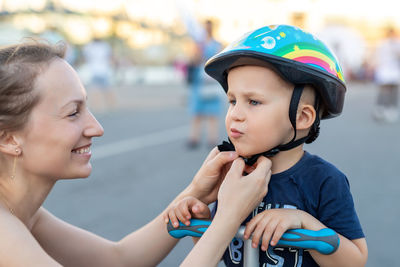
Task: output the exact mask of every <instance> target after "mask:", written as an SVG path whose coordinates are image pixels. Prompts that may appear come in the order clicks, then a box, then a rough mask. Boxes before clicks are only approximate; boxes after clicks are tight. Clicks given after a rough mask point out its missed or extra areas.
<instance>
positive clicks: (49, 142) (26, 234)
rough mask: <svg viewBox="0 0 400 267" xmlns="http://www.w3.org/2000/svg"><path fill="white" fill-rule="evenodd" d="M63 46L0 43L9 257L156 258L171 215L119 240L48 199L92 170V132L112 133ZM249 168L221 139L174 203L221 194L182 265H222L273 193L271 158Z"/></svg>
mask: <svg viewBox="0 0 400 267" xmlns="http://www.w3.org/2000/svg"><path fill="white" fill-rule="evenodd" d="M64 55H65V47H64V46H60V45H57V46H54V45H50V44H46V43H39V42H27V43H22V44H17V45H11V46H7V47H0V79H1V81H2V82H1V83H0V166H1V168H0V237H1V238H0V266H8V267H12V266H30V267H35V266H40V267H43V266H61V265H62V266H90V267H92V266H96V267H101V266H107V267H108V266H156V265H157V264H158V263H159V262H160V261H161V260H162V259H163V258H164V257H165V256H166V255H167V254H168V253H169V251H170V250H171V249H172V248H173V247H174V246H175V245H176V244H177V242H178V240H177V239H175V238H173V237H171V236H170V235H169V234H168V231H167V227H166V222H165V217H164V216H163V215H162V214H160V215H159V216H157V217H156V218H154V219H153V220H152V221H151V222H149V223H148V224H146V225H145V226H144V227H142V228H140V229H138V230H136V231H134V232H132V233H131V234H129V235H127V236H126V237H124V238H123V239H121V240H120V241H116V242H114V241H110V240H107V239H104V238H102V237H100V236H98V235H95V234H93V233H90V232H89V231H86V230H84V229H81V228H78V227H75V226H73V225H70V224H68V223H67V222H64V221H62V220H60V219H58V218H57V217H55V216H54V215H52V214H51V213H50V212H49V211H47V210H46V209H44V208H43V207H42V204H43V202H44V201H45V199H46V198H47V196H48V194H49V193H50V191H51V190H52V188H53V187H54V185H55V183H56V182H57V181H59V180H72V179H76V178H84V177H88V176H89V175H90V174H91V171H92V166H91V163H90V158H91V149H90V147H91V144H92V138H94V137H100V136H102V135H103V132H104V131H103V128H102V127H101V125H100V124H99V123H98V121H97V120H96V119H95V117H94V116H93V115H92V113H91V112H90V111H89V109H88V106H87V95H86V90H85V88H84V87H83V85H82V83H81V81H80V79H79V77H78V74H77V73H76V71H75V70H74V69H73V68H72V67H71V65H69V64H68V63H67V62H66V61H65V60H64V59H63V58H64ZM244 167H245V164H244V161H243V160H242V159H241V158H238V155H237V154H236V153H235V152H219V151H218V149H217V148H214V150H213V151H212V152H210V154H209V155H208V157H207V158H206V160H205V162H204V164H203V165H202V167H201V168H200V170H199V171H198V172H197V173H196V175H195V176H194V178H193V180H192V182H191V183H190V184H189V186H188V187H187V188H186V189H184V190H183V191H182V193H181V194H179V195H178V196H177V197H176V199H175V200H174V201H172V202H171V204H170V205H174V203H175V202H176V201H179V200H180V199H182V198H185V197H190V196H191V197H196V198H198V199H200V200H201V201H202V202H204V203H210V202H213V201H215V200H216V199H217V198H218V201H219V207H218V212H217V214H216V215H215V218H214V221H213V223H212V224H211V226H210V228H209V229H208V230H207V232H206V233H205V234H204V235H203V237H202V238H201V239H200V241H199V243H198V244H197V246H196V247H195V248H193V250H192V251H191V253H190V254H189V255H188V257H187V259H186V263H184V264H183V265H182V266H191V267H193V266H212V265H216V264H217V263H218V261H219V260H220V258H221V256H222V253H223V250H224V249H221V247H222V248H225V247H226V246H227V245H228V244H229V242H230V241H231V240H232V238H233V236H234V234H235V233H236V230H237V227H238V225H239V224H240V220H241V219H243V218H245V216H247V214H248V213H249V212H250V211H251V210H252V209H253V208H255V207H256V206H257V204H258V203H259V202H260V201H261V199H262V196H263V195H265V194H266V192H267V184H268V179H269V177H270V174H271V170H270V169H271V162H270V161H269V160H268V159H266V158H261V159H259V161H258V165H257V167H256V169H255V170H254V171H253V172H252V173H251V174H249V175H247V176H243V175H242V174H243V171H244ZM110 182H114V181H112V180H110ZM149 193H150V192H149ZM66 201H68V200H66ZM127 212H131V211H127ZM227 221H228V222H229V224H227V223H226V222H227ZM193 263H194V264H193Z"/></svg>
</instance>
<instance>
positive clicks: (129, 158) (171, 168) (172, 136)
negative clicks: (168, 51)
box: [44, 83, 400, 267]
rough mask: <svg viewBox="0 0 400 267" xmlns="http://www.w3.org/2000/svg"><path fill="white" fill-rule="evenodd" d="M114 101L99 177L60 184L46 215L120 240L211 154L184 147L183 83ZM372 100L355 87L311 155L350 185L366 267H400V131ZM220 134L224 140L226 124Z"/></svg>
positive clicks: (366, 88) (124, 91)
mask: <svg viewBox="0 0 400 267" xmlns="http://www.w3.org/2000/svg"><path fill="white" fill-rule="evenodd" d="M115 92H116V94H117V96H118V107H117V108H116V109H114V110H112V111H108V112H99V111H98V112H95V115H96V116H97V118H98V120H99V121H100V122H101V123H102V125H103V127H104V129H105V134H104V136H103V137H102V138H98V139H96V140H94V145H93V149H92V150H93V158H92V165H93V172H92V175H91V176H90V177H89V178H86V179H75V180H68V181H60V182H58V183H57V184H56V186H55V188H54V190H53V191H52V192H51V194H50V195H49V197H48V199H47V200H46V202H45V205H44V206H45V207H46V208H47V209H49V210H50V211H51V212H52V213H54V214H55V215H56V216H58V217H60V218H61V219H63V220H65V221H67V222H69V223H72V224H74V225H76V226H79V227H82V228H84V229H87V230H89V231H92V232H94V233H96V234H98V235H101V236H103V237H105V238H108V239H110V240H115V241H116V240H119V239H121V238H123V237H124V236H126V235H127V234H129V233H130V232H132V231H134V230H136V229H138V228H140V227H141V226H143V225H144V224H146V223H147V222H149V221H150V220H151V219H152V218H154V217H155V216H157V215H158V214H159V213H160V212H161V211H162V210H163V209H164V208H165V207H166V206H167V205H168V203H169V202H170V201H171V200H172V199H173V198H174V197H175V196H176V195H177V194H178V193H179V192H180V191H181V190H182V189H183V188H185V186H186V185H187V184H189V183H190V181H191V179H192V177H193V175H194V174H195V173H196V171H197V170H198V168H199V167H200V165H201V164H202V162H203V160H204V158H205V157H206V155H207V154H208V151H209V149H210V148H209V147H207V145H206V142H205V141H204V142H203V144H202V146H201V147H200V148H199V149H198V150H188V149H187V148H186V146H185V142H186V136H187V133H188V130H189V120H190V118H189V116H188V114H187V108H186V94H187V91H186V89H185V88H184V87H182V86H180V85H179V84H176V85H167V86H155V85H154V86H145V85H136V86H132V87H121V88H117V89H115ZM375 95H376V91H375V87H374V86H373V85H372V84H368V83H365V84H363V83H353V84H350V85H349V89H348V93H347V95H346V102H345V107H344V111H343V114H342V115H341V116H340V117H338V118H335V119H330V120H326V121H322V123H321V135H320V137H319V138H318V139H317V141H316V142H315V143H313V144H311V145H306V146H305V149H306V150H308V151H309V152H311V153H315V154H319V155H320V156H322V157H323V158H325V159H326V160H328V161H330V162H331V163H333V164H334V165H336V166H337V167H338V168H339V169H341V170H342V171H343V172H344V173H345V174H346V175H347V177H348V178H349V181H350V186H351V191H352V193H353V198H354V201H355V205H356V209H357V212H358V215H359V218H360V221H361V223H362V226H363V229H364V232H365V234H366V237H367V242H368V248H369V260H368V264H367V266H368V267H375V266H389V267H391V266H400V259H398V257H397V250H398V248H399V242H398V241H399V240H400V234H399V231H398V230H397V223H398V221H399V220H400V209H399V208H398V207H397V205H398V204H399V203H400V197H399V196H400V180H399V178H400V176H399V174H398V173H397V171H398V170H399V169H400V167H399V151H400V142H399V141H398V138H399V133H400V122H397V123H394V124H384V123H377V122H376V121H374V120H373V119H372V118H371V115H370V114H371V110H372V107H373V103H374V101H375ZM220 129H221V140H222V139H223V138H224V137H225V134H223V129H224V127H223V116H221V122H220ZM396 203H397V204H396ZM154 242H157V240H154ZM191 248H192V243H191V240H190V239H185V240H182V241H181V242H180V243H179V244H178V245H177V246H176V247H175V248H174V250H173V251H172V252H171V253H170V255H169V256H168V257H167V258H166V259H165V260H164V261H163V262H162V263H161V264H160V265H159V266H162V267H166V266H178V265H179V263H180V262H181V261H182V260H183V259H184V257H185V255H186V254H187V253H188V252H189V251H190V249H191Z"/></svg>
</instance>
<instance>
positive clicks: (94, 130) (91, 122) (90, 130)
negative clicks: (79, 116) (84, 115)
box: [84, 110, 104, 137]
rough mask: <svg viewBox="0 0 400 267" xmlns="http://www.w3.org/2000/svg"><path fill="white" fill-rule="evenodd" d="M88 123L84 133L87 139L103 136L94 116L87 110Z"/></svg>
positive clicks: (101, 128)
mask: <svg viewBox="0 0 400 267" xmlns="http://www.w3.org/2000/svg"><path fill="white" fill-rule="evenodd" d="M88 116H89V117H88V122H87V126H86V128H85V131H84V135H85V136H87V137H99V136H102V135H103V134H104V129H103V127H102V126H101V124H100V123H99V122H98V121H97V119H96V118H95V117H94V115H93V114H92V113H91V112H90V111H89V110H88Z"/></svg>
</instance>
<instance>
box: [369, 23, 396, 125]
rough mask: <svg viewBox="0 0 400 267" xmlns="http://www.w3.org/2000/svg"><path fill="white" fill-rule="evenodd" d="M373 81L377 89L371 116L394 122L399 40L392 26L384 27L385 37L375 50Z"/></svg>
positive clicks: (378, 119)
mask: <svg viewBox="0 0 400 267" xmlns="http://www.w3.org/2000/svg"><path fill="white" fill-rule="evenodd" d="M375 81H376V83H377V85H378V86H379V91H378V95H377V99H376V106H375V108H374V110H373V112H372V116H373V118H374V119H376V120H377V121H382V122H389V123H393V122H396V121H397V120H398V118H399V110H398V94H399V88H398V87H399V82H400V40H399V39H398V37H397V35H396V31H395V29H394V28H393V27H392V26H390V27H388V28H387V29H386V37H385V39H384V40H383V41H382V42H381V43H380V45H379V46H378V48H377V50H376V66H375Z"/></svg>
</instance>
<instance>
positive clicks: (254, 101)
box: [249, 100, 260, 106]
mask: <svg viewBox="0 0 400 267" xmlns="http://www.w3.org/2000/svg"><path fill="white" fill-rule="evenodd" d="M249 103H250V105H253V106H257V105H258V104H260V102H258V101H256V100H250V101H249Z"/></svg>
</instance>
